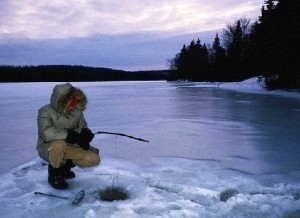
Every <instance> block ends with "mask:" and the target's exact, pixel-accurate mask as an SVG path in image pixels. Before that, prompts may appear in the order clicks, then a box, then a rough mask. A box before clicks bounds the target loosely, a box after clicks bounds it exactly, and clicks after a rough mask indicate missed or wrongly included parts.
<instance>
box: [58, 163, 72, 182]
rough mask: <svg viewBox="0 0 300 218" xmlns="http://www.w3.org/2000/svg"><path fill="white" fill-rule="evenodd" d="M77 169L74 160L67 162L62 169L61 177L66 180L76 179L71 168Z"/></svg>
mask: <svg viewBox="0 0 300 218" xmlns="http://www.w3.org/2000/svg"><path fill="white" fill-rule="evenodd" d="M73 167H75V165H74V164H73V162H72V160H67V161H66V163H65V164H64V165H62V166H61V167H60V168H61V175H62V177H63V178H65V179H72V178H74V177H75V173H74V172H73V171H71V168H73Z"/></svg>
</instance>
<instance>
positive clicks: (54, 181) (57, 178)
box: [48, 164, 68, 189]
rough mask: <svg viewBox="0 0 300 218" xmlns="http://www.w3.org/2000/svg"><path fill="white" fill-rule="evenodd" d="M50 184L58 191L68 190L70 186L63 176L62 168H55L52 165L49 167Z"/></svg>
mask: <svg viewBox="0 0 300 218" xmlns="http://www.w3.org/2000/svg"><path fill="white" fill-rule="evenodd" d="M48 182H49V183H50V185H52V187H53V188H56V189H67V188H68V184H67V183H66V181H65V180H64V178H63V177H62V176H61V168H54V167H52V166H51V164H49V165H48Z"/></svg>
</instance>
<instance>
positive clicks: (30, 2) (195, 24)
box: [0, 0, 262, 38]
mask: <svg viewBox="0 0 300 218" xmlns="http://www.w3.org/2000/svg"><path fill="white" fill-rule="evenodd" d="M261 4H262V1H261V0H259V1H258V0H248V1H245V0H226V1H220V0H187V1H182V0H143V1H140V0H130V1H129V0H127V1H119V0H101V1H99V0H51V1H48V0H39V1H35V0H10V1H9V0H2V1H1V3H0V6H1V7H0V10H1V18H0V37H2V38H10V37H28V38H68V37H87V36H90V35H94V34H110V35H112V34H120V33H130V32H141V31H142V32H145V31H155V32H163V33H166V32H170V33H172V34H175V33H191V32H200V31H207V30H213V29H218V28H222V27H224V26H225V25H226V24H227V23H228V22H231V21H232V18H237V17H241V16H247V15H250V16H251V17H250V18H253V17H257V16H258V14H259V8H260V7H261ZM247 17H248V16H247Z"/></svg>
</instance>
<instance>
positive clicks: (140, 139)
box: [93, 131, 149, 143]
mask: <svg viewBox="0 0 300 218" xmlns="http://www.w3.org/2000/svg"><path fill="white" fill-rule="evenodd" d="M93 134H94V135H96V134H109V135H118V136H124V137H127V138H131V139H134V140H137V141H142V142H147V143H149V141H148V140H146V139H142V138H137V137H134V136H131V135H126V134H124V133H118V132H104V131H98V132H96V133H93Z"/></svg>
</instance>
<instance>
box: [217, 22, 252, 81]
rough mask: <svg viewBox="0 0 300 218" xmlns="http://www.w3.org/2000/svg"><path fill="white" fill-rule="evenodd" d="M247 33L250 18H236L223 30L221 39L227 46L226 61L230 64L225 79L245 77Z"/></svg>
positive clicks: (248, 31)
mask: <svg viewBox="0 0 300 218" xmlns="http://www.w3.org/2000/svg"><path fill="white" fill-rule="evenodd" d="M249 33H250V20H249V19H246V18H241V19H238V20H236V21H235V23H234V24H231V25H227V28H226V29H224V30H223V40H224V42H225V46H226V48H227V62H228V66H230V69H229V70H228V74H227V76H226V78H227V80H242V79H245V77H247V73H246V71H247V69H246V67H245V65H246V62H247V60H246V59H245V58H246V55H245V54H246V47H247V46H248V40H249Z"/></svg>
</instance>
